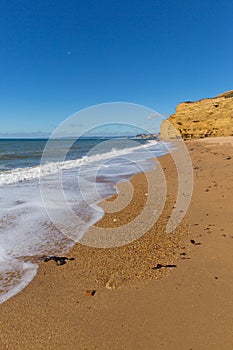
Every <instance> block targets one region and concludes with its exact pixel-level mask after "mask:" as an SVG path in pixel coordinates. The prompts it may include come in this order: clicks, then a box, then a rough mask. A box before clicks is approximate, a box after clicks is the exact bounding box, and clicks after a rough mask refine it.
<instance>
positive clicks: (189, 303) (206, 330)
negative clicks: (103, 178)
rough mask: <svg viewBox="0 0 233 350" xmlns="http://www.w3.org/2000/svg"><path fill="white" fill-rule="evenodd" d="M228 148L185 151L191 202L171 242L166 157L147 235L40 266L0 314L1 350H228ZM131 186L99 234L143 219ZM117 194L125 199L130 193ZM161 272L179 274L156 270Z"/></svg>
mask: <svg viewBox="0 0 233 350" xmlns="http://www.w3.org/2000/svg"><path fill="white" fill-rule="evenodd" d="M232 140H233V138H224V139H222V138H221V139H217V138H216V139H212V140H211V139H205V140H200V141H190V142H187V143H186V145H187V147H188V149H189V151H190V155H191V158H192V162H193V169H194V192H193V197H192V201H191V205H190V207H189V210H188V212H187V213H186V215H185V218H184V220H183V221H182V223H181V224H180V225H179V226H178V228H177V229H176V230H175V232H174V233H172V234H167V233H166V232H165V227H166V224H167V221H168V218H169V216H170V214H171V211H172V209H173V206H174V205H175V198H176V194H177V183H178V182H177V173H176V168H175V166H174V164H173V161H172V159H171V157H170V156H164V157H161V158H160V159H159V161H160V163H161V165H162V168H163V170H164V173H165V175H166V180H167V187H168V193H167V200H166V204H165V208H164V210H163V212H162V215H161V217H160V218H159V220H158V221H157V222H156V223H155V225H153V227H152V228H151V229H150V230H149V231H148V232H147V233H145V234H144V235H143V236H142V237H140V238H139V239H138V240H136V241H135V242H132V243H130V244H128V245H126V246H122V247H117V248H108V249H101V248H92V247H86V246H83V245H80V244H77V245H76V246H75V247H74V248H73V249H72V250H71V251H70V252H69V254H68V255H67V256H69V257H73V258H75V260H72V261H68V262H67V263H66V264H65V265H62V266H57V265H56V264H55V262H54V261H49V262H47V263H45V262H44V263H42V264H41V266H40V269H39V272H38V274H37V276H36V278H35V279H34V280H33V281H32V283H30V285H29V286H28V287H27V288H25V289H24V290H23V291H22V292H21V293H19V294H18V295H16V296H15V297H13V298H12V299H10V300H8V301H7V302H5V303H4V304H2V305H0V349H12V350H13V349H55V348H58V349H67V348H68V349H81V350H82V349H83V350H84V349H88V350H89V349H114V350H115V349H156V350H160V349H161V350H162V349H166V350H170V349H171V350H176V349H177V350H182V349H185V350H186V349H187V350H191V349H192V350H195V349H197V350H209V349H211V350H220V349H223V350H228V349H229V350H232V344H233V332H232V329H233V298H232V291H233V272H232V251H233V231H232V223H233V207H232V195H233V177H232V174H233V146H232V145H233V141H232ZM155 172H156V170H155ZM148 176H152V177H153V176H156V175H154V174H153V172H152V173H151V175H148ZM155 178H156V177H155ZM131 184H132V186H133V191H132V192H133V196H132V200H131V202H130V204H129V205H128V206H126V208H124V209H123V210H121V211H120V212H119V213H117V214H115V213H113V214H111V213H109V214H106V215H105V217H104V218H103V219H102V220H101V221H99V222H98V223H97V224H96V227H102V228H108V227H116V226H117V225H119V226H122V225H126V224H127V223H129V222H132V220H133V219H134V218H136V217H137V216H138V215H139V214H140V213H141V211H142V208H143V207H144V206H145V203H146V200H147V193H148V188H147V181H146V178H145V176H144V175H143V174H140V175H137V176H135V177H134V178H133V179H132V181H131ZM119 190H120V192H119V196H123V197H124V194H126V193H128V192H127V191H129V192H130V185H129V183H123V184H121V185H120V186H119ZM158 190H159V189H158ZM119 196H118V198H120V197H119ZM123 197H122V198H121V200H122V201H123V200H124V198H123ZM114 199H115V201H114ZM116 199H117V196H115V198H112V199H110V200H109V202H110V203H111V201H113V202H112V203H114V202H115V203H116ZM107 204H108V203H102V205H103V206H105V205H107ZM150 216H151V214H150ZM191 240H192V242H191ZM193 243H194V244H193ZM158 264H161V265H175V266H176V267H167V268H165V267H162V268H158V269H153V268H154V267H156V266H157V265H158Z"/></svg>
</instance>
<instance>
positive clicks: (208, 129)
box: [160, 90, 233, 139]
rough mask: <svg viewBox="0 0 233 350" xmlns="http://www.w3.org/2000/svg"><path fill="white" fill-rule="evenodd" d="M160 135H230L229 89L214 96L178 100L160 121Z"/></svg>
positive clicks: (232, 119) (231, 104) (231, 96)
mask: <svg viewBox="0 0 233 350" xmlns="http://www.w3.org/2000/svg"><path fill="white" fill-rule="evenodd" d="M160 135H161V138H163V139H171V138H177V137H180V136H181V137H182V138H183V139H193V138H203V137H208V136H233V90H231V91H228V92H225V93H223V94H220V95H218V96H216V97H214V98H205V99H202V100H199V101H196V102H189V101H188V102H182V103H180V104H179V105H178V106H177V108H176V113H175V114H172V115H171V116H170V117H169V118H168V119H167V120H164V121H163V122H162V125H161V129H160Z"/></svg>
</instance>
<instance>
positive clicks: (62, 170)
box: [0, 137, 169, 303]
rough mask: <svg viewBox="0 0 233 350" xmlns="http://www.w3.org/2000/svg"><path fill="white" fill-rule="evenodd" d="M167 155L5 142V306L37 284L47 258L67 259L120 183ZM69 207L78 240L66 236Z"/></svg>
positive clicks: (152, 144)
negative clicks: (60, 255) (31, 284)
mask: <svg viewBox="0 0 233 350" xmlns="http://www.w3.org/2000/svg"><path fill="white" fill-rule="evenodd" d="M168 149H169V144H165V143H162V142H160V141H158V140H148V139H136V138H135V139H133V138H132V139H129V138H102V137H95V138H83V139H82V138H80V139H78V140H70V139H67V140H66V139H52V140H47V139H1V140H0V303H3V302H5V301H6V300H8V299H9V298H11V297H12V296H14V295H16V294H17V293H19V292H20V291H21V290H22V289H23V288H25V287H26V286H27V285H28V284H29V283H30V282H31V281H32V279H33V278H34V277H35V275H36V273H37V269H38V266H39V263H40V261H41V260H42V259H43V257H45V256H50V255H59V254H64V253H66V252H68V251H69V249H70V248H71V247H72V246H73V245H74V244H75V243H76V242H78V241H79V240H80V239H81V238H82V237H83V235H84V234H85V232H86V231H87V230H88V228H89V227H90V226H92V225H93V224H94V223H95V222H97V221H98V220H100V219H101V218H102V217H103V215H104V211H103V209H101V208H100V207H99V206H98V203H99V202H100V201H101V200H103V199H105V198H108V197H110V196H111V195H113V194H114V193H116V184H117V183H119V182H122V181H127V180H129V179H130V178H131V177H132V176H133V175H135V174H137V173H140V172H146V171H149V170H152V169H153V168H154V167H155V162H154V161H153V160H152V159H153V158H154V157H160V156H161V155H163V154H166V153H167V152H168ZM61 189H62V195H63V196H60V193H61ZM47 193H53V197H52V199H51V198H50V197H49V196H48V197H47V196H46V195H47ZM62 198H65V202H66V205H65V207H64V205H63V203H61V202H62ZM67 206H68V207H69V208H70V211H71V212H72V215H75V217H76V218H78V220H77V227H76V229H77V232H78V233H77V235H76V236H74V235H70V236H69V235H66V234H65V232H69V223H70V220H69V217H68V213H67V210H66V208H67ZM69 215H70V213H69ZM57 218H59V220H57ZM61 222H62V223H65V225H63V228H61V226H59V224H60V223H61ZM72 230H74V228H72ZM72 232H73V231H72Z"/></svg>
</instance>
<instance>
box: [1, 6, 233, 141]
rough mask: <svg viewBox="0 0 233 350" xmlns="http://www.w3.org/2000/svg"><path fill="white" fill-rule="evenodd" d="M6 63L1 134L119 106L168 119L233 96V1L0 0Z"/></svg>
mask: <svg viewBox="0 0 233 350" xmlns="http://www.w3.org/2000/svg"><path fill="white" fill-rule="evenodd" d="M0 57H1V60H0V118H1V127H0V136H4V135H5V134H6V133H9V135H10V134H13V133H17V134H18V135H23V134H25V133H28V135H30V134H31V133H32V132H35V133H36V132H39V131H41V132H50V131H52V130H53V129H54V128H55V127H56V126H57V125H58V124H59V123H61V122H62V121H63V120H64V119H65V118H67V117H69V116H70V115H72V114H74V113H75V112H77V111H79V110H80V109H82V108H86V107H89V106H92V105H95V104H99V103H106V102H114V101H119V102H131V103H137V104H141V105H144V106H147V107H149V108H151V109H153V110H156V111H158V112H159V113H161V114H163V115H166V116H169V114H171V113H173V112H174V111H175V106H176V105H177V104H178V103H179V102H181V101H185V100H196V99H199V98H203V97H212V96H215V95H217V94H219V93H221V92H224V91H227V90H231V89H233V64H232V62H233V1H232V0H222V1H219V0H211V1H210V0H203V1H200V0H199V1H198V0H197V1H193V0H192V1H191V0H182V1H181V0H167V1H166V0H160V1H157V0H144V1H142V0H134V1H133V0H131V1H130V0H117V1H115V0H98V1H97V0H66V1H65V0H48V1H40V0H37V1H32V0H18V1H16V0H13V1H12V0H0ZM109 121H110V122H111V120H109ZM127 122H129V123H130V122H133V116H131V117H129V120H127ZM34 135H36V134H34ZM38 135H39V134H38Z"/></svg>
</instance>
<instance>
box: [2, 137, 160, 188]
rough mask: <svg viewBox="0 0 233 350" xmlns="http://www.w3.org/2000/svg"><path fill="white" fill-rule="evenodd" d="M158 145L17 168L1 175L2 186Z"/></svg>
mask: <svg viewBox="0 0 233 350" xmlns="http://www.w3.org/2000/svg"><path fill="white" fill-rule="evenodd" d="M155 145H158V142H157V141H148V142H147V143H146V144H144V145H140V146H136V147H131V148H129V147H128V148H124V149H120V150H118V149H115V148H113V149H112V150H111V151H109V152H105V153H100V154H95V155H91V156H83V157H82V158H80V159H75V160H67V161H64V162H51V163H48V164H43V165H40V166H35V167H30V168H17V169H13V170H9V171H5V172H3V173H1V174H0V186H3V185H9V184H13V183H17V182H22V181H29V180H34V179H38V178H39V177H41V176H47V175H52V174H56V173H57V172H59V171H61V170H69V169H72V168H77V167H80V166H83V165H88V164H90V163H94V162H99V161H102V160H106V159H110V158H115V157H120V156H123V155H126V154H129V153H132V152H135V151H138V150H143V149H148V148H149V147H151V146H155Z"/></svg>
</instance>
